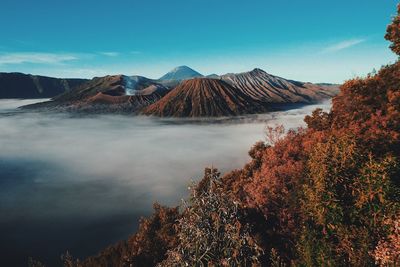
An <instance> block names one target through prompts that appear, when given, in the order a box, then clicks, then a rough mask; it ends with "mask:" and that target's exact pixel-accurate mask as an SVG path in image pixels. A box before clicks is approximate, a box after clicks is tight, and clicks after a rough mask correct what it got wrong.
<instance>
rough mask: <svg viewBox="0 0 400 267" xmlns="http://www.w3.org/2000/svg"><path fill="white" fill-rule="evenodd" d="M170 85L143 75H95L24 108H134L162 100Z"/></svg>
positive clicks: (73, 109)
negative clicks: (166, 85) (49, 99)
mask: <svg viewBox="0 0 400 267" xmlns="http://www.w3.org/2000/svg"><path fill="white" fill-rule="evenodd" d="M167 92H168V88H167V87H165V86H163V85H161V84H158V83H156V82H154V81H153V80H151V79H147V78H145V77H141V76H132V77H129V76H124V75H111V76H105V77H96V78H94V79H92V80H90V81H88V82H86V83H84V84H81V85H80V86H78V87H76V88H74V89H73V90H71V91H68V92H66V93H64V94H61V95H59V96H57V97H54V98H53V99H52V100H51V101H47V102H42V103H37V104H33V105H29V106H25V107H24V108H28V109H38V108H39V109H57V110H67V111H82V112H103V113H107V112H135V111H137V110H138V109H140V108H142V107H144V106H148V105H150V104H151V103H154V102H155V101H157V100H159V99H160V98H161V97H162V96H164V95H165V94H166V93H167Z"/></svg>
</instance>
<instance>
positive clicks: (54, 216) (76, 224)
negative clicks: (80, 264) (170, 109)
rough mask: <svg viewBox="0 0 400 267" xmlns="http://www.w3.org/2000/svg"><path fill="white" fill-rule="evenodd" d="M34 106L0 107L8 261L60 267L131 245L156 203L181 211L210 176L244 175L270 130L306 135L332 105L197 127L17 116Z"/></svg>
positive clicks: (2, 244) (0, 244)
mask: <svg viewBox="0 0 400 267" xmlns="http://www.w3.org/2000/svg"><path fill="white" fill-rule="evenodd" d="M36 101H37V100H36ZM33 102H35V100H23V101H22V100H0V129H1V130H0V214H1V216H0V238H1V239H0V249H1V251H2V252H4V253H1V254H0V255H1V256H0V257H3V259H0V261H1V262H9V263H10V264H13V265H15V264H23V263H24V262H25V263H26V259H27V257H28V256H33V257H34V258H36V259H40V260H43V261H45V262H47V263H53V264H52V265H54V262H56V261H57V260H58V259H59V255H60V254H61V253H62V252H64V251H66V250H67V249H68V250H69V251H70V252H71V253H72V254H73V255H76V256H79V257H83V256H87V255H90V254H94V253H96V252H97V251H98V250H99V249H101V248H103V247H104V246H106V245H108V244H110V243H113V242H115V241H117V240H119V239H124V238H126V237H127V236H128V235H129V234H130V233H133V232H134V231H135V229H136V227H137V219H138V218H139V217H140V216H142V215H148V214H150V213H151V209H152V203H153V202H154V201H158V202H160V203H162V204H166V205H176V204H179V200H180V199H181V198H182V197H185V196H186V194H187V185H188V184H189V182H190V180H191V179H193V180H197V179H198V178H200V177H201V176H202V173H203V170H204V167H206V166H211V165H213V166H215V167H217V168H219V169H220V170H221V171H222V172H226V171H229V170H232V169H234V168H240V167H242V166H243V165H244V164H245V163H246V162H247V161H248V160H249V158H248V155H247V151H248V150H249V148H250V147H251V146H252V144H254V143H255V142H256V141H258V140H262V139H263V138H264V136H263V135H264V133H263V129H264V127H265V125H266V124H271V125H274V124H283V125H285V127H286V128H293V127H298V126H301V125H303V124H304V123H303V117H304V116H305V115H306V114H309V113H311V111H312V110H313V109H315V108H316V107H323V108H328V107H329V105H330V104H329V103H328V102H326V103H323V104H321V105H312V106H306V107H303V108H299V109H292V110H289V111H285V112H274V113H270V114H266V115H258V116H251V117H249V118H247V119H242V120H238V121H235V120H229V121H228V123H221V121H219V123H204V122H202V123H196V122H193V121H184V120H171V119H168V120H165V119H164V120H163V119H154V118H144V117H130V116H118V115H110V116H106V115H101V116H100V115H99V116H84V117H77V116H73V115H70V114H50V113H27V112H22V111H19V110H17V109H16V108H17V107H18V106H21V105H24V104H30V103H33ZM23 265H25V264H23Z"/></svg>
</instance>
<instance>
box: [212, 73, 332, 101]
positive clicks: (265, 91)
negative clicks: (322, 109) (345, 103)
mask: <svg viewBox="0 0 400 267" xmlns="http://www.w3.org/2000/svg"><path fill="white" fill-rule="evenodd" d="M218 79H221V80H223V81H225V82H227V83H229V84H230V85H232V86H233V87H236V88H238V89H240V90H241V91H242V92H243V93H244V94H246V95H248V96H250V97H251V98H253V99H256V100H260V101H262V102H265V103H275V104H276V103H304V104H310V103H315V102H318V101H321V100H323V99H328V98H331V97H333V96H335V95H336V94H337V93H338V92H339V87H338V86H337V85H326V84H325V85H322V84H313V83H305V82H299V81H293V80H287V79H284V78H281V77H278V76H274V75H271V74H269V73H267V72H265V71H263V70H261V69H258V68H256V69H254V70H252V71H249V72H243V73H238V74H225V75H222V76H220V77H219V78H218Z"/></svg>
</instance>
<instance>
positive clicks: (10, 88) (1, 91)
mask: <svg viewBox="0 0 400 267" xmlns="http://www.w3.org/2000/svg"><path fill="white" fill-rule="evenodd" d="M86 81H87V80H86V79H58V78H51V77H45V76H37V75H30V74H23V73H16V72H14V73H0V99H1V98H50V97H54V96H56V95H59V94H62V93H64V92H67V91H69V90H71V88H73V87H75V86H78V85H80V84H82V83H84V82H86Z"/></svg>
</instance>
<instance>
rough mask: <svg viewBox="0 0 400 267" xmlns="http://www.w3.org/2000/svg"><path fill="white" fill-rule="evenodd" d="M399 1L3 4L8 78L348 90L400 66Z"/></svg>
mask: <svg viewBox="0 0 400 267" xmlns="http://www.w3.org/2000/svg"><path fill="white" fill-rule="evenodd" d="M396 4H397V1H394V0H384V1H382V0H362V1H361V0H346V1H344V0H335V1H321V0H279V1H278V0H274V1H272V0H248V1H235V0H230V1H228V0H170V1H167V0H157V1H155V0H146V1H137V0H130V1H128V0H113V1H102V0H98V1H94V0H79V1H78V0H69V1H66V0H35V1H32V0H19V1H18V0H2V1H1V10H2V12H1V16H0V24H1V25H2V29H1V34H0V71H5V72H12V71H18V72H25V73H33V74H41V75H48V76H56V77H93V76H103V75H106V74H119V73H123V74H127V75H133V74H141V75H145V76H148V77H151V78H158V77H160V76H162V75H163V74H164V73H165V72H167V71H169V70H170V69H172V68H173V67H175V66H179V65H188V66H190V67H192V68H194V69H196V70H198V71H199V72H201V73H203V74H210V73H217V74H224V73H227V72H242V71H247V70H251V69H253V68H255V67H259V68H262V69H264V70H265V71H267V72H269V73H272V74H275V75H279V76H282V77H285V78H290V79H295V80H301V81H311V82H342V81H344V80H346V79H349V78H352V77H355V76H358V75H360V76H362V75H365V74H367V73H368V72H370V71H371V70H372V69H373V68H376V69H378V68H379V67H380V66H381V65H382V64H387V63H389V62H393V61H395V60H396V56H395V55H394V54H393V53H392V52H391V51H390V50H389V49H388V45H389V43H388V42H386V41H385V40H384V38H383V36H384V33H385V30H386V25H387V24H388V23H389V22H390V19H391V17H392V16H393V15H394V14H395V11H396Z"/></svg>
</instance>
